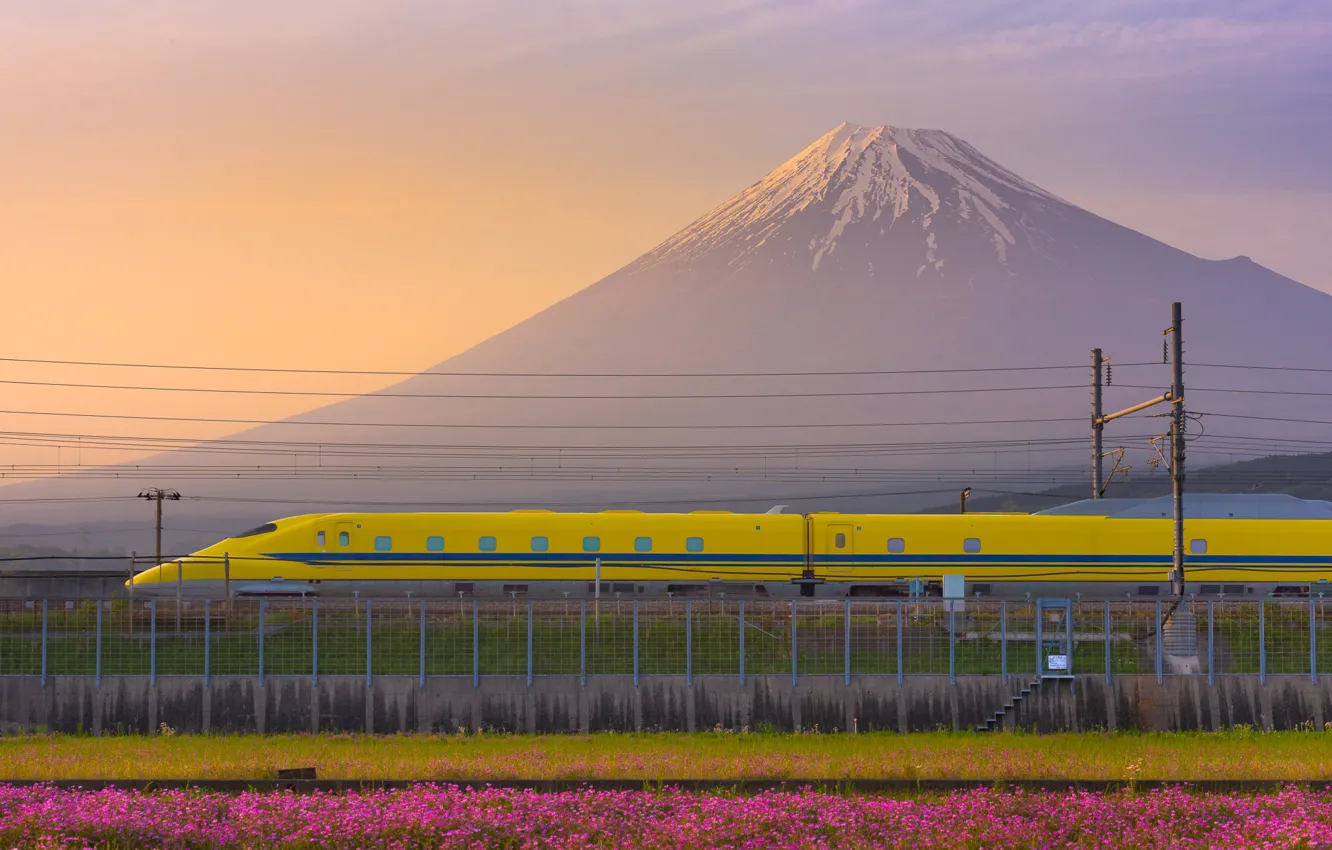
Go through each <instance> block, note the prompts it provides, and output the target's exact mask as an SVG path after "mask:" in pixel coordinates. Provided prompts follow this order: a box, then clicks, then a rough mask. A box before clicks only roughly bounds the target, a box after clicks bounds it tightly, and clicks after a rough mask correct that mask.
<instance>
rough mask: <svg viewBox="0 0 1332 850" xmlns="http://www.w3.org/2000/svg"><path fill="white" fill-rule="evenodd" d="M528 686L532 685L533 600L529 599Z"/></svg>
mask: <svg viewBox="0 0 1332 850" xmlns="http://www.w3.org/2000/svg"><path fill="white" fill-rule="evenodd" d="M527 686H528V687H529V688H530V687H532V600H530V599H529V600H527Z"/></svg>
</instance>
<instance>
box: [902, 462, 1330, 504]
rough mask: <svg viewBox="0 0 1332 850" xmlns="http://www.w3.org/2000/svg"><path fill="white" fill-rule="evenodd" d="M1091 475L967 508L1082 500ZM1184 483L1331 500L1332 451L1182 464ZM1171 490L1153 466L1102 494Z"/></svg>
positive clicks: (984, 499) (1192, 489) (1189, 488)
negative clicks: (1190, 467) (1202, 465)
mask: <svg viewBox="0 0 1332 850" xmlns="http://www.w3.org/2000/svg"><path fill="white" fill-rule="evenodd" d="M1090 479H1091V475H1090V473H1088V481H1087V483H1086V484H1077V485H1068V486H1062V487H1054V488H1051V489H1049V490H1043V491H1039V492H1034V493H1010V494H1005V495H1000V496H986V495H984V494H977V496H976V497H974V498H971V499H968V500H967V510H969V511H1024V512H1030V511H1039V510H1042V509H1044V508H1050V507H1054V506H1055V505H1060V504H1064V503H1066V502H1072V501H1077V500H1079V499H1087V498H1090V497H1091V480H1090ZM1184 487H1185V491H1186V492H1189V493H1287V494H1289V495H1291V496H1296V497H1298V498H1301V499H1332V452H1329V453H1326V454H1309V455H1281V456H1274V457H1264V458H1258V459H1256V460H1247V461H1242V462H1240V463H1231V464H1225V465H1223V466H1213V467H1208V468H1205V469H1199V470H1194V471H1192V472H1190V471H1188V468H1187V466H1186V467H1185V482H1184ZM1170 492H1171V485H1170V476H1169V474H1168V473H1166V472H1164V471H1156V472H1152V473H1148V474H1137V473H1130V475H1129V478H1128V479H1127V480H1124V481H1115V482H1113V483H1111V484H1110V486H1109V487H1108V488H1106V491H1105V495H1106V496H1107V497H1113V498H1125V499H1132V498H1144V497H1151V496H1164V495H1167V494H1169V493H1170ZM957 509H958V504H957V500H954V501H953V502H951V503H950V504H947V505H940V506H937V507H933V508H929V509H928V510H926V511H925V512H926V513H948V512H952V511H956V510H957Z"/></svg>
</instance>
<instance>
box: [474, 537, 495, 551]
mask: <svg viewBox="0 0 1332 850" xmlns="http://www.w3.org/2000/svg"><path fill="white" fill-rule="evenodd" d="M477 548H479V549H480V550H481V551H482V552H494V551H495V538H493V537H490V536H486V537H482V538H481V540H480V541H479V542H478V543H477Z"/></svg>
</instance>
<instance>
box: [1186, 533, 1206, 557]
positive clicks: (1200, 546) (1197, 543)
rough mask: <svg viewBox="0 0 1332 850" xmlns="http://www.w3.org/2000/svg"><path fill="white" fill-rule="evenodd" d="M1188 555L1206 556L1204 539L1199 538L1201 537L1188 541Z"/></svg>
mask: <svg viewBox="0 0 1332 850" xmlns="http://www.w3.org/2000/svg"><path fill="white" fill-rule="evenodd" d="M1189 554H1190V555H1206V554H1207V541H1206V540H1204V539H1203V538H1201V537H1195V538H1194V539H1192V540H1190V541H1189Z"/></svg>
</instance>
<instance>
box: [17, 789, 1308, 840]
mask: <svg viewBox="0 0 1332 850" xmlns="http://www.w3.org/2000/svg"><path fill="white" fill-rule="evenodd" d="M0 846H3V847H24V848H27V847H42V848H53V847H72V848H84V847H112V848H123V847H191V848H194V847H198V848H219V847H247V848H249V847H312V848H313V847H336V848H351V847H367V846H374V847H392V848H408V847H469V848H470V847H475V848H494V847H514V848H517V847H543V848H544V847H551V848H565V847H567V848H581V847H588V846H593V847H597V846H600V847H643V848H656V847H670V848H681V847H747V848H758V847H792V848H796V847H800V848H805V847H969V848H1035V847H1097V848H1102V847H1125V848H1129V847H1132V848H1140V847H1172V848H1173V847H1188V848H1192V847H1197V848H1203V847H1206V848H1214V847H1215V848H1240V847H1264V848H1278V847H1279V848H1308V847H1332V793H1329V792H1312V791H1304V790H1295V789H1290V790H1285V791H1282V792H1279V793H1274V794H1267V795H1229V794H1203V793H1191V792H1189V791H1188V790H1185V789H1171V790H1163V791H1154V792H1149V793H1142V794H1131V793H1111V794H1093V793H1084V792H1061V793H1053V792H1048V793H1047V792H1038V793H1033V792H1021V791H1013V792H1010V791H998V790H978V791H967V792H962V793H957V794H949V795H939V796H922V797H916V798H911V799H892V798H888V797H865V796H860V797H857V796H838V795H829V794H823V793H815V792H813V791H805V792H802V793H794V794H793V793H765V794H758V795H755V796H749V797H736V796H726V795H715V794H691V793H684V792H679V791H673V790H669V789H668V790H664V791H660V792H651V791H581V792H567V793H556V794H539V793H535V792H530V791H513V790H501V789H488V790H484V791H466V790H460V789H458V788H456V787H452V786H442V785H422V786H416V787H413V788H411V789H409V790H402V791H375V792H366V793H350V794H330V793H314V794H309V795H298V794H294V793H291V792H285V793H267V794H261V793H242V794H220V793H203V792H192V791H164V792H154V793H144V792H133V791H117V790H98V791H65V790H58V789H55V788H52V787H49V786H32V787H23V788H19V787H13V786H0Z"/></svg>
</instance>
